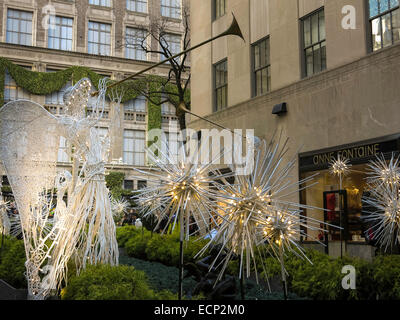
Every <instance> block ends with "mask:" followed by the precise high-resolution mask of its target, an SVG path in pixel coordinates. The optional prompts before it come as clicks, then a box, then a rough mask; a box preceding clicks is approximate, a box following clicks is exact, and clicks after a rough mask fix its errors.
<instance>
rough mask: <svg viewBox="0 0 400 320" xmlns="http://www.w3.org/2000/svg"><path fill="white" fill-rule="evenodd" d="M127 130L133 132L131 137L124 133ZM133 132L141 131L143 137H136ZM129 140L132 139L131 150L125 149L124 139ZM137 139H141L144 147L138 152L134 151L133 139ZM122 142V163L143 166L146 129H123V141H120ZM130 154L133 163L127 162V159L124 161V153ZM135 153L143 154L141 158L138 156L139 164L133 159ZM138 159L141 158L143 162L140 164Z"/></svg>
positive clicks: (144, 162)
mask: <svg viewBox="0 0 400 320" xmlns="http://www.w3.org/2000/svg"><path fill="white" fill-rule="evenodd" d="M128 131H131V132H133V136H132V137H128V136H127V135H126V133H127V132H128ZM135 132H141V133H143V139H142V138H140V139H139V138H138V137H136V136H135ZM127 139H128V140H130V141H132V149H133V150H132V151H127V150H126V147H125V141H126V140H127ZM138 140H140V141H143V146H144V148H143V151H140V152H137V151H135V141H138ZM122 143H123V144H122V156H123V161H124V163H125V164H126V165H129V166H140V167H142V166H145V165H146V150H145V147H146V131H145V130H137V129H124V131H123V142H122ZM128 153H129V154H132V160H133V161H132V162H133V163H128V162H127V161H125V160H126V159H127V158H126V156H125V154H128ZM135 154H140V155H142V156H143V158H141V157H140V158H139V161H138V162H139V164H138V163H136V161H135ZM140 159H143V164H140Z"/></svg>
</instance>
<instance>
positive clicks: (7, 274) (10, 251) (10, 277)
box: [0, 237, 27, 289]
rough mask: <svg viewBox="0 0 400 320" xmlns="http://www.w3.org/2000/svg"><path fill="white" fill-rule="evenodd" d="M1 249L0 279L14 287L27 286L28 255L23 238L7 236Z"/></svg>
mask: <svg viewBox="0 0 400 320" xmlns="http://www.w3.org/2000/svg"><path fill="white" fill-rule="evenodd" d="M0 246H1V242H0ZM0 250H1V253H0V279H3V280H4V281H6V282H7V283H8V284H10V285H12V286H13V287H14V288H17V289H22V288H26V287H27V282H26V278H25V275H24V273H25V261H26V255H25V247H24V242H23V240H17V239H15V238H12V237H6V238H5V239H4V242H3V247H2V248H1V247H0Z"/></svg>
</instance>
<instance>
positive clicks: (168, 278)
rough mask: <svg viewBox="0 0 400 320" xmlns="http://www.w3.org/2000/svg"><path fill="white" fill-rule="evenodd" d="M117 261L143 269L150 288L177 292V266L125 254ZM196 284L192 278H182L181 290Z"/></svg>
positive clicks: (185, 290)
mask: <svg viewBox="0 0 400 320" xmlns="http://www.w3.org/2000/svg"><path fill="white" fill-rule="evenodd" d="M119 261H120V264H125V265H130V266H134V267H135V268H136V269H137V270H142V271H144V272H145V273H146V276H147V278H148V280H149V285H150V286H151V288H152V289H154V290H157V291H163V290H169V291H171V292H173V293H175V294H176V293H177V292H178V268H176V267H170V266H165V265H163V264H161V263H157V262H149V261H144V260H139V259H136V258H132V257H127V256H120V260H119ZM196 284H197V283H196V281H195V280H194V279H193V278H186V279H184V280H183V291H184V292H186V293H188V292H191V291H193V289H194V287H195V286H196ZM176 298H177V297H176Z"/></svg>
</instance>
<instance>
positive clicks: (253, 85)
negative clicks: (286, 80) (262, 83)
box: [251, 35, 272, 97]
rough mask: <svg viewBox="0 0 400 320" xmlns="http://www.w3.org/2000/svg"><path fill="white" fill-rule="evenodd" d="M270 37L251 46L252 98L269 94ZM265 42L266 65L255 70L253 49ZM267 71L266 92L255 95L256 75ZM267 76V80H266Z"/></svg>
mask: <svg viewBox="0 0 400 320" xmlns="http://www.w3.org/2000/svg"><path fill="white" fill-rule="evenodd" d="M270 39H271V37H270V36H269V35H268V36H266V37H264V38H262V39H260V40H258V41H256V42H254V43H253V44H252V45H251V71H252V95H253V97H259V96H262V95H264V94H267V93H269V92H271V89H272V88H271V84H272V78H271V40H270ZM264 41H267V42H268V63H266V65H264V66H261V63H260V67H259V68H258V69H256V61H255V49H256V46H258V45H260V44H261V43H262V42H264ZM264 69H267V91H266V92H262V93H260V94H258V93H257V73H258V72H262V70H264ZM268 74H269V78H268Z"/></svg>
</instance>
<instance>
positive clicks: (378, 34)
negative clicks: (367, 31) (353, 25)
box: [369, 0, 400, 51]
mask: <svg viewBox="0 0 400 320" xmlns="http://www.w3.org/2000/svg"><path fill="white" fill-rule="evenodd" d="M369 21H370V23H371V38H372V51H376V50H379V49H382V48H386V47H387V46H391V45H392V44H395V43H398V42H400V9H399V0H380V1H379V0H369Z"/></svg>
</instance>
